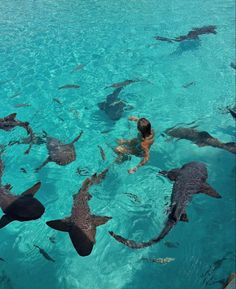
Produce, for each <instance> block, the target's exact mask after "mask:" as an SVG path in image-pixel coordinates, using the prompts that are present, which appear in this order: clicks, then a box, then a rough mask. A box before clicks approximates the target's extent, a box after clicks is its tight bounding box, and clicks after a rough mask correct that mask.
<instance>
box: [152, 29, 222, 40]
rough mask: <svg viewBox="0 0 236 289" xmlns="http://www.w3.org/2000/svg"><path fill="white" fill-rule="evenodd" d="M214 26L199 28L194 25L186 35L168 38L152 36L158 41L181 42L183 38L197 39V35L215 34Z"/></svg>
mask: <svg viewBox="0 0 236 289" xmlns="http://www.w3.org/2000/svg"><path fill="white" fill-rule="evenodd" d="M216 33H217V32H216V26H215V25H208V26H203V27H200V28H197V27H194V28H192V30H190V31H189V32H188V33H187V34H186V35H180V36H178V37H175V38H168V37H162V36H155V37H154V38H155V39H156V40H158V41H165V42H169V43H173V42H182V41H185V40H199V36H200V35H203V34H216Z"/></svg>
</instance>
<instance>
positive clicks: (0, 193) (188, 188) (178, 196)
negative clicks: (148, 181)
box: [0, 25, 236, 263]
mask: <svg viewBox="0 0 236 289" xmlns="http://www.w3.org/2000/svg"><path fill="white" fill-rule="evenodd" d="M204 34H214V35H215V34H217V32H216V26H213V25H210V26H203V27H201V28H193V29H192V30H191V31H189V32H188V33H187V34H186V35H181V36H177V37H175V38H167V37H163V36H155V39H156V40H157V41H163V42H167V43H170V44H173V43H176V42H178V43H180V44H179V45H180V46H179V49H182V50H184V49H187V47H189V46H188V45H185V46H184V45H182V46H181V43H188V44H189V43H190V45H196V44H197V45H200V37H201V36H202V35H204ZM230 66H231V67H232V68H233V69H235V64H234V63H231V64H230ZM75 69H76V70H79V69H83V65H79V66H78V67H77V68H75ZM141 81H143V80H141V79H133V80H132V79H128V80H124V81H121V82H117V83H114V84H112V85H110V86H108V87H106V89H113V92H111V93H110V94H108V95H107V96H106V100H104V101H102V102H100V103H98V104H97V105H98V109H99V110H100V112H101V113H104V114H106V117H108V118H109V119H111V120H113V121H117V120H119V119H120V118H121V117H122V115H123V113H124V112H125V111H129V110H132V106H131V105H129V104H128V103H126V102H125V101H123V100H122V99H121V98H119V95H120V93H121V92H124V90H125V87H126V86H128V85H135V83H136V82H141ZM191 85H195V82H191V83H187V84H185V85H183V88H188V87H190V86H191ZM79 88H80V85H78V84H65V85H63V86H60V87H59V88H58V89H59V90H61V89H79ZM55 101H57V102H58V100H57V99H55ZM225 112H227V113H229V114H230V115H231V116H232V122H234V121H235V120H236V108H235V107H233V106H229V107H226V108H225ZM17 127H21V128H23V129H25V131H26V133H27V137H26V138H23V139H21V140H17V141H11V142H10V143H9V144H8V145H6V146H3V145H1V147H0V149H1V151H0V207H1V209H2V211H3V213H4V214H3V216H2V217H1V219H0V229H2V228H4V227H5V226H7V225H9V224H10V223H12V222H15V221H19V222H26V221H33V220H36V219H39V218H40V217H41V216H42V215H43V214H44V213H45V211H46V210H45V207H44V205H43V204H42V203H41V202H40V201H39V200H37V198H36V196H35V195H36V193H37V192H38V191H39V190H40V186H41V182H40V181H38V182H37V183H35V184H32V186H31V187H30V188H26V190H25V191H24V192H21V193H18V194H15V191H17V188H14V193H13V188H12V186H11V184H3V183H2V176H3V174H4V167H5V165H6V164H4V162H3V160H2V157H1V155H2V154H3V153H6V151H7V146H11V145H15V144H19V145H21V144H22V145H28V147H27V150H26V151H25V154H29V153H30V150H31V148H32V146H33V145H46V147H47V150H48V156H45V159H44V160H42V163H41V165H39V166H38V167H37V168H35V173H37V172H38V171H39V170H41V169H43V167H44V166H45V165H47V164H48V163H50V162H54V163H56V164H57V165H60V166H65V165H68V164H70V163H71V162H73V161H75V160H76V149H75V146H74V145H75V143H76V142H77V141H79V139H80V138H81V137H82V135H83V131H81V132H79V134H78V135H77V136H74V139H72V140H70V143H62V142H61V141H60V140H59V139H56V138H54V137H52V136H50V135H48V132H43V134H42V135H38V134H36V133H34V130H33V128H32V127H31V126H30V123H29V122H27V121H22V120H19V119H17V114H16V113H11V114H9V115H7V116H2V118H0V130H4V131H6V132H8V131H11V130H13V129H16V128H17ZM162 136H164V137H166V136H169V137H171V138H177V139H186V140H189V141H190V142H192V143H193V144H196V145H197V146H199V147H203V146H211V147H212V148H215V147H216V148H220V149H223V150H225V151H227V153H232V154H236V143H234V142H230V143H225V142H223V141H222V140H219V139H217V138H215V137H213V136H212V135H211V134H210V133H208V132H206V131H201V130H197V129H196V127H173V128H169V129H167V130H166V131H165V132H164V133H162ZM98 148H99V150H100V153H101V157H102V159H103V160H105V159H106V154H105V152H104V150H103V148H102V147H101V146H98ZM22 171H23V172H24V173H27V172H26V170H25V169H23V168H22ZM82 173H83V172H81V175H82ZM87 173H88V172H85V173H84V174H83V175H87ZM108 173H109V167H108V168H105V169H104V170H103V171H102V172H98V173H96V174H94V175H92V176H90V177H87V178H86V179H85V180H84V182H83V183H82V184H81V187H80V189H79V190H78V192H75V194H74V195H73V205H72V208H71V215H70V216H66V217H65V218H64V219H58V220H48V221H47V222H46V224H47V226H49V227H50V228H52V229H54V230H58V231H61V232H65V233H68V234H69V238H70V240H71V242H72V244H73V246H74V248H75V250H76V252H77V253H78V254H79V255H80V256H84V257H85V256H88V255H90V254H91V253H92V250H93V246H94V245H95V242H96V228H97V227H98V226H101V225H104V224H106V223H107V222H108V221H109V220H110V219H111V218H112V216H96V215H93V213H92V212H91V210H90V207H89V200H90V199H91V198H92V195H91V194H90V193H89V190H90V188H91V186H93V185H99V184H100V183H101V182H102V180H103V179H104V178H105V177H106V175H107V174H108ZM157 174H158V175H160V176H163V177H166V178H168V179H169V180H170V181H171V182H173V189H172V194H171V203H170V207H169V209H168V214H167V218H166V222H165V224H164V227H163V228H162V230H160V233H159V234H157V236H156V237H154V238H152V239H151V240H147V241H134V240H129V239H126V238H125V237H123V236H120V235H118V234H116V233H115V232H113V231H110V232H108V233H109V234H110V235H111V236H112V237H113V238H114V239H115V240H116V241H118V242H120V243H122V244H123V245H125V246H128V247H129V248H132V249H141V248H144V247H148V246H151V245H154V244H156V243H158V242H160V241H162V240H163V239H164V238H165V237H166V235H167V234H168V233H169V232H170V230H172V229H173V228H174V227H175V226H176V225H177V223H178V222H179V221H181V222H189V218H188V214H187V211H186V209H187V206H188V204H189V203H190V202H191V199H192V197H193V196H194V195H196V194H199V193H202V194H205V195H208V196H210V197H213V198H218V199H220V198H221V197H222V195H221V194H220V193H218V192H217V191H216V190H215V189H214V188H213V187H212V186H211V185H210V184H208V182H207V178H208V171H207V167H206V165H205V164H204V163H201V162H194V161H192V162H189V163H185V164H183V165H182V167H179V168H170V169H169V170H168V171H160V172H157ZM34 246H35V247H36V248H38V249H39V252H40V253H41V254H42V255H43V256H44V257H45V258H46V259H47V260H49V261H52V262H55V260H54V259H53V258H51V257H50V256H49V255H48V254H47V253H46V252H45V251H44V250H43V249H42V248H40V247H39V246H37V245H34ZM153 262H158V260H156V261H153ZM161 262H162V263H163V262H168V260H164V261H163V260H161V261H160V263H161Z"/></svg>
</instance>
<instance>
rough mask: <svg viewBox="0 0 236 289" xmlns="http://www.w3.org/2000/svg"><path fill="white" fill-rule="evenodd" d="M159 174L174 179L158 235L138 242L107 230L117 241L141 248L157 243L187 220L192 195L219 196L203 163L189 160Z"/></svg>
mask: <svg viewBox="0 0 236 289" xmlns="http://www.w3.org/2000/svg"><path fill="white" fill-rule="evenodd" d="M160 174H162V175H164V176H166V177H167V178H169V179H170V180H171V181H174V186H173V190H172V195H171V204H170V208H169V214H168V218H167V221H166V224H165V226H164V228H163V230H162V231H161V233H160V234H159V236H157V237H156V238H154V239H152V240H150V241H147V242H140V243H138V242H135V241H133V240H128V239H125V238H123V237H122V236H119V235H116V234H115V233H113V232H109V233H110V235H111V236H112V237H114V238H115V239H116V240H117V241H118V242H120V243H123V244H124V245H126V246H128V247H130V248H132V249H141V248H145V247H149V246H151V245H153V244H155V243H158V242H160V241H161V240H162V239H164V238H165V236H166V235H167V234H168V233H169V232H170V230H171V229H172V228H173V227H174V226H175V225H176V224H177V223H178V221H183V222H188V216H187V213H186V206H187V204H188V203H189V201H190V200H191V199H192V196H193V195H195V194H198V193H204V194H207V195H209V196H211V197H213V198H221V196H220V195H219V194H218V193H217V192H216V191H215V190H214V189H213V188H212V187H211V186H210V185H209V184H207V182H206V180H207V177H208V173H207V168H206V166H205V164H203V163H199V162H190V163H187V164H185V165H183V166H182V167H181V168H180V169H179V168H178V169H173V170H170V171H161V172H160Z"/></svg>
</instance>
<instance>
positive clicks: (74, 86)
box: [58, 84, 80, 90]
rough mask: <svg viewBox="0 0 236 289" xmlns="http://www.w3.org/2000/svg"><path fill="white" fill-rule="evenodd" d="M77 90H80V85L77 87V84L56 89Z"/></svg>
mask: <svg viewBox="0 0 236 289" xmlns="http://www.w3.org/2000/svg"><path fill="white" fill-rule="evenodd" d="M71 88H72V89H77V88H80V85H78V84H65V85H63V86H60V87H58V89H59V90H60V89H71Z"/></svg>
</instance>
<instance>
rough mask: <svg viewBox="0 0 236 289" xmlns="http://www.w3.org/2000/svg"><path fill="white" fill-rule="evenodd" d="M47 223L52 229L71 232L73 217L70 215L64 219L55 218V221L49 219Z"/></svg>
mask: <svg viewBox="0 0 236 289" xmlns="http://www.w3.org/2000/svg"><path fill="white" fill-rule="evenodd" d="M46 224H47V225H48V226H49V227H51V228H52V229H55V230H58V231H62V232H69V230H70V228H71V219H70V217H67V218H65V219H62V220H53V221H48V222H46Z"/></svg>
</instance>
